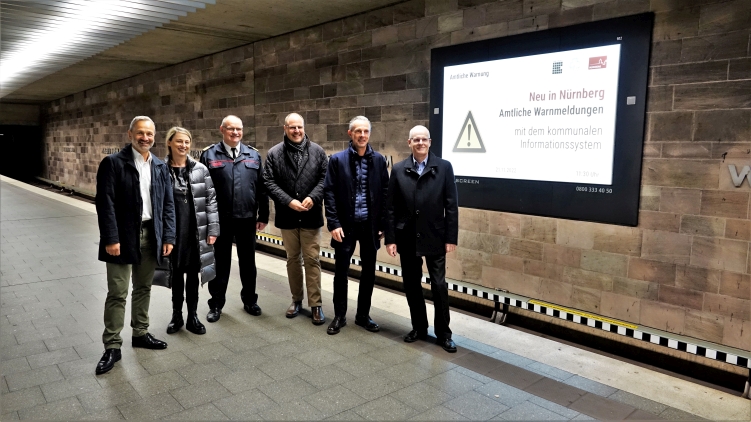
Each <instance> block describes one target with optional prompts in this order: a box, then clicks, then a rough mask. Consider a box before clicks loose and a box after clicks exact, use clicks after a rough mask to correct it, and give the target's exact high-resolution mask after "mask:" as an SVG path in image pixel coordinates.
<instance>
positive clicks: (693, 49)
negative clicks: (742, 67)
mask: <svg viewBox="0 0 751 422" xmlns="http://www.w3.org/2000/svg"><path fill="white" fill-rule="evenodd" d="M747 49H748V30H745V31H744V30H741V31H734V32H728V33H722V34H714V35H700V36H698V37H689V38H684V39H683V40H682V46H681V50H680V58H681V61H682V62H705V61H709V60H722V59H732V58H736V57H745V56H746V51H747Z"/></svg>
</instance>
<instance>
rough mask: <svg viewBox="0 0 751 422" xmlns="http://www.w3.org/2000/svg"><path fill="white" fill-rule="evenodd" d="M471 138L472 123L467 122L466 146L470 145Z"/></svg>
mask: <svg viewBox="0 0 751 422" xmlns="http://www.w3.org/2000/svg"><path fill="white" fill-rule="evenodd" d="M471 140H472V123H469V124H468V125H467V146H468V147H470V146H472V142H470V141H471Z"/></svg>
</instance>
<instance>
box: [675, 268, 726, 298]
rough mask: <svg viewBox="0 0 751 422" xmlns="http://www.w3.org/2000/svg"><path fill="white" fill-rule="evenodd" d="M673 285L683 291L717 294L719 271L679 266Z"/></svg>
mask: <svg viewBox="0 0 751 422" xmlns="http://www.w3.org/2000/svg"><path fill="white" fill-rule="evenodd" d="M675 285H676V286H678V287H682V288H684V289H690V290H696V291H701V292H708V293H717V291H718V289H719V285H720V271H718V270H710V269H706V268H698V267H691V266H687V265H679V266H678V268H677V269H676V277H675Z"/></svg>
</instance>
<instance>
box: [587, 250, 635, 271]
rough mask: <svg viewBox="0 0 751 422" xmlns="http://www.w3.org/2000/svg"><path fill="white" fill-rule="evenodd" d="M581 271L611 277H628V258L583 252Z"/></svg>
mask: <svg viewBox="0 0 751 422" xmlns="http://www.w3.org/2000/svg"><path fill="white" fill-rule="evenodd" d="M581 269H583V270H588V271H594V272H598V273H605V274H610V275H617V276H626V273H627V272H628V256H626V255H620V254H613V253H607V252H601V251H597V250H591V251H582V253H581Z"/></svg>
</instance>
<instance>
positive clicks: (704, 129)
mask: <svg viewBox="0 0 751 422" xmlns="http://www.w3.org/2000/svg"><path fill="white" fill-rule="evenodd" d="M749 138H751V110H710V111H697V112H696V130H695V132H694V141H696V142H748V140H749Z"/></svg>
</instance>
